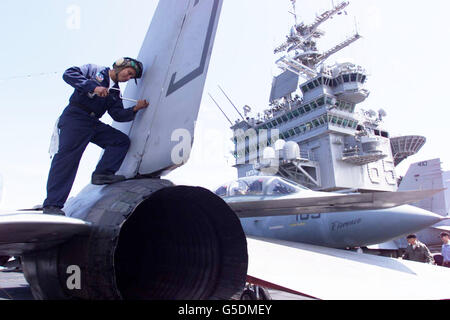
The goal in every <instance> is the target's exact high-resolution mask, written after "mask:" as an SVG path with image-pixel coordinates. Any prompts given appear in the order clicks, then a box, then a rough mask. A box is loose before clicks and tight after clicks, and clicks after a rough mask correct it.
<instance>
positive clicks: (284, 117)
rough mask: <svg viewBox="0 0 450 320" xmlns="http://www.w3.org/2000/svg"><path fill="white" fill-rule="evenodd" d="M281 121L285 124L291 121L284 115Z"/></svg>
mask: <svg viewBox="0 0 450 320" xmlns="http://www.w3.org/2000/svg"><path fill="white" fill-rule="evenodd" d="M281 119H282V120H283V121H284V122H288V121H289V119H288V117H287V116H286V115H283V116H282V117H281Z"/></svg>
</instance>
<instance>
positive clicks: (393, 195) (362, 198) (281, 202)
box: [228, 189, 443, 218]
mask: <svg viewBox="0 0 450 320" xmlns="http://www.w3.org/2000/svg"><path fill="white" fill-rule="evenodd" d="M442 190H443V189H440V190H425V191H405V192H376V193H363V194H345V195H332V196H325V197H324V196H317V197H308V198H290V199H265V200H259V201H245V202H241V201H236V202H228V205H229V206H230V207H231V208H232V209H233V210H234V212H235V213H236V214H237V215H238V217H239V218H251V217H267V216H283V215H297V214H314V213H332V212H344V211H353V210H377V209H388V208H392V207H397V206H401V205H404V204H409V203H413V202H417V201H419V200H421V199H425V198H428V197H431V196H433V195H434V194H436V193H438V192H441V191H442Z"/></svg>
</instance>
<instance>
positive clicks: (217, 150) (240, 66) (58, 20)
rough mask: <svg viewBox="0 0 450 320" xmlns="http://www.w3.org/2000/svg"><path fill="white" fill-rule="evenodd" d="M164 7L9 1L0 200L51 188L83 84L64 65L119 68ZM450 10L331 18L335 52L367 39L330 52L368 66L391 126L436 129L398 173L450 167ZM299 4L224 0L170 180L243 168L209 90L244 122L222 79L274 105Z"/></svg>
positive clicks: (386, 5)
mask: <svg viewBox="0 0 450 320" xmlns="http://www.w3.org/2000/svg"><path fill="white" fill-rule="evenodd" d="M180 1H181V0H180ZM335 2H336V3H337V2H338V1H337V0H336V1H335ZM156 5H157V1H150V0H148V1H142V0H127V1H125V0H114V1H113V0H109V1H100V0H97V1H95V2H94V1H87V0H83V1H66V0H43V1H33V2H32V1H28V0H27V1H25V0H2V1H1V2H0V10H1V12H3V16H2V20H1V22H0V26H1V29H0V30H1V31H0V33H1V39H2V50H0V58H1V61H2V68H1V72H0V104H1V107H0V119H1V125H0V146H1V148H2V149H1V150H2V151H1V157H0V176H1V178H0V184H2V183H3V196H2V198H1V200H0V209H17V208H26V207H31V206H34V205H36V204H40V203H42V201H43V200H44V198H45V195H46V192H45V186H46V182H47V175H48V169H49V167H50V158H49V156H48V147H49V142H50V137H51V133H52V130H53V126H54V123H55V121H56V119H57V117H58V116H59V115H60V113H61V112H62V110H63V109H64V108H65V106H66V105H67V101H68V98H69V96H70V94H71V93H72V91H73V89H72V88H71V87H70V86H68V85H67V84H66V83H65V82H64V81H63V80H62V79H61V76H62V72H63V71H64V70H65V69H67V68H68V67H71V66H73V65H82V64H85V63H96V64H100V65H106V66H110V65H111V64H112V62H113V61H114V60H116V59H117V58H119V57H121V56H136V55H137V53H138V52H139V49H140V46H141V43H142V41H143V38H144V36H145V34H146V32H147V28H148V26H149V24H150V21H151V18H152V15H153V12H154V10H155V8H156ZM330 6H331V1H330V0H298V1H297V12H298V14H299V17H300V18H302V19H304V20H305V21H306V22H307V23H310V22H312V21H313V19H314V17H315V14H316V13H320V11H321V10H322V9H328V8H329V7H330ZM449 9H450V4H449V2H448V1H444V0H432V1H428V2H423V1H417V0H413V1H406V0H405V1H403V0H396V1H388V0H376V1H375V0H353V1H351V4H350V7H349V8H348V10H347V12H348V15H341V16H338V17H336V18H335V19H333V20H331V21H329V22H328V23H327V24H326V25H324V27H323V29H324V30H325V31H327V32H328V33H327V37H325V38H324V39H323V40H322V41H321V42H320V43H319V47H320V48H321V49H323V50H326V49H328V48H330V47H331V46H333V45H334V44H337V43H338V42H340V41H342V40H343V39H344V38H345V37H346V36H349V35H351V34H352V33H353V31H354V30H355V25H357V28H358V31H359V33H360V34H361V35H362V36H363V37H364V38H363V39H362V40H360V41H358V42H357V43H356V44H354V45H353V46H352V47H350V48H347V49H345V50H343V51H342V52H340V53H339V54H338V55H336V56H334V57H333V58H331V59H330V61H329V62H333V61H334V60H336V59H338V60H339V61H351V62H355V63H357V64H360V65H362V66H363V67H365V68H366V69H367V70H368V72H369V82H368V84H367V86H368V89H369V90H370V91H371V95H370V97H369V99H368V100H367V101H366V102H364V103H363V104H362V107H363V108H365V109H369V108H371V109H374V110H378V109H380V108H383V109H385V110H386V111H387V114H388V116H387V117H386V119H385V127H386V129H387V130H388V131H389V132H390V133H391V135H392V136H395V135H409V134H418V135H424V136H426V137H427V143H426V145H425V146H424V147H423V149H422V150H421V151H420V152H419V154H417V155H416V156H413V157H410V158H408V159H407V160H406V161H404V162H403V163H402V164H401V165H400V166H399V167H398V168H397V174H398V175H402V174H404V173H405V172H406V170H407V168H408V166H409V164H410V163H412V162H416V161H422V160H427V159H431V158H437V157H440V158H441V160H442V162H443V167H444V169H446V170H449V169H450V150H449V148H448V143H447V137H448V134H449V132H450V130H449V120H448V118H449V115H450V111H449V110H448V109H447V108H448V98H447V97H446V90H447V83H448V79H447V78H446V77H445V75H446V74H448V72H449V71H450V68H449V65H450V62H449V59H448V56H449V49H450V45H449V39H450V28H449V27H448V21H447V20H448V18H447V15H448V12H449ZM289 10H290V1H288V0H224V6H223V10H222V15H221V20H220V22H219V29H218V32H217V37H216V42H215V47H214V51H213V56H212V58H211V64H210V68H209V74H208V78H207V83H206V86H205V94H204V97H203V101H202V105H201V108H200V114H199V118H198V123H197V129H196V136H195V143H194V148H193V152H192V156H191V160H190V161H189V162H188V164H187V165H185V166H184V167H183V168H180V169H177V170H176V171H174V172H173V173H171V174H170V175H169V176H168V177H167V178H170V179H171V180H172V181H173V182H175V183H178V184H191V185H201V186H205V187H208V188H212V187H214V186H216V185H219V184H220V183H222V182H224V181H228V180H231V179H233V178H235V177H236V171H235V169H233V168H231V167H230V164H231V163H232V160H231V158H230V157H231V156H230V154H229V153H228V151H229V150H230V149H231V146H230V143H231V142H230V141H229V138H230V137H231V136H232V133H231V130H229V124H228V122H227V121H226V119H225V118H224V117H223V115H222V114H221V113H220V111H219V110H218V109H217V108H216V107H215V105H214V104H213V103H212V101H211V100H210V98H209V97H208V95H207V93H208V92H210V93H211V94H213V95H214V97H215V98H216V100H218V101H219V103H220V105H221V106H222V107H223V108H224V109H225V110H226V112H227V114H228V115H229V116H230V117H231V118H232V119H233V120H234V119H236V118H237V114H236V113H235V112H234V110H233V109H232V107H231V106H230V105H229V104H228V103H227V101H226V99H225V98H224V97H223V96H222V95H221V94H220V92H219V90H218V88H217V85H221V86H222V87H223V88H224V89H225V90H226V91H227V93H228V94H229V96H230V97H231V98H232V99H233V101H234V102H235V103H236V104H237V105H239V106H241V107H242V106H243V105H245V104H248V105H250V106H251V107H252V108H253V110H255V112H262V111H263V110H264V109H265V108H266V107H267V104H268V103H267V102H268V98H269V93H270V87H271V82H272V76H274V75H276V74H277V72H278V71H277V69H276V68H275V67H274V61H275V59H276V57H275V56H274V55H273V49H274V48H275V47H276V46H278V45H279V44H281V43H282V42H283V40H284V39H285V35H286V34H287V33H288V32H289V28H290V26H291V24H292V23H293V17H292V15H291V14H289V13H288V11H289ZM355 17H356V19H355ZM27 75H31V76H30V77H26V76H27ZM24 76H25V77H24ZM150 103H151V101H150ZM103 121H104V122H110V121H111V119H110V118H109V117H108V116H105V117H104V118H103ZM100 151H101V150H100V149H99V148H98V147H96V146H94V145H90V146H89V147H88V149H87V150H86V152H85V154H84V156H83V159H82V162H81V165H80V169H79V171H78V175H77V179H76V181H75V184H74V187H73V190H72V196H73V195H76V194H77V193H78V192H79V191H80V190H81V189H82V188H83V187H84V186H85V185H86V184H87V183H89V181H90V175H91V172H92V171H93V170H94V168H95V166H96V164H97V161H98V159H99V155H100Z"/></svg>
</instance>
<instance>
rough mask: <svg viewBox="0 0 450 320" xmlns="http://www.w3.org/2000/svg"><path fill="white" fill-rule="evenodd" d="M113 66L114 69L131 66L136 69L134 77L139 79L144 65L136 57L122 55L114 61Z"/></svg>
mask: <svg viewBox="0 0 450 320" xmlns="http://www.w3.org/2000/svg"><path fill="white" fill-rule="evenodd" d="M113 68H114V69H115V70H122V69H125V68H133V69H134V71H136V77H135V79H140V78H141V77H142V73H143V71H144V65H143V64H142V62H140V61H137V60H136V59H133V58H129V57H124V58H120V59H119V60H117V61H116V62H114V65H113Z"/></svg>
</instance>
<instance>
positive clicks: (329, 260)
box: [247, 237, 450, 300]
mask: <svg viewBox="0 0 450 320" xmlns="http://www.w3.org/2000/svg"><path fill="white" fill-rule="evenodd" d="M247 244H248V255H249V265H248V276H249V277H248V278H249V279H250V280H251V279H256V281H257V282H258V283H269V284H274V285H275V287H274V288H273V289H276V288H277V289H278V290H280V289H279V288H283V289H281V290H283V291H286V292H291V293H296V294H298V295H302V296H307V297H310V298H316V299H322V300H399V299H403V300H404V299H407V300H416V299H421V300H422V299H434V300H440V299H449V298H450V292H449V290H448V288H449V286H450V269H448V268H443V267H439V266H433V265H430V264H426V263H420V262H413V261H405V260H401V259H393V258H387V257H380V256H375V255H370V254H363V253H356V252H351V251H346V250H338V249H332V248H325V247H319V246H313V245H308V244H301V243H293V242H288V241H280V240H269V239H263V238H253V237H248V238H247ZM286 261H289V263H286ZM258 280H261V281H258Z"/></svg>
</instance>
